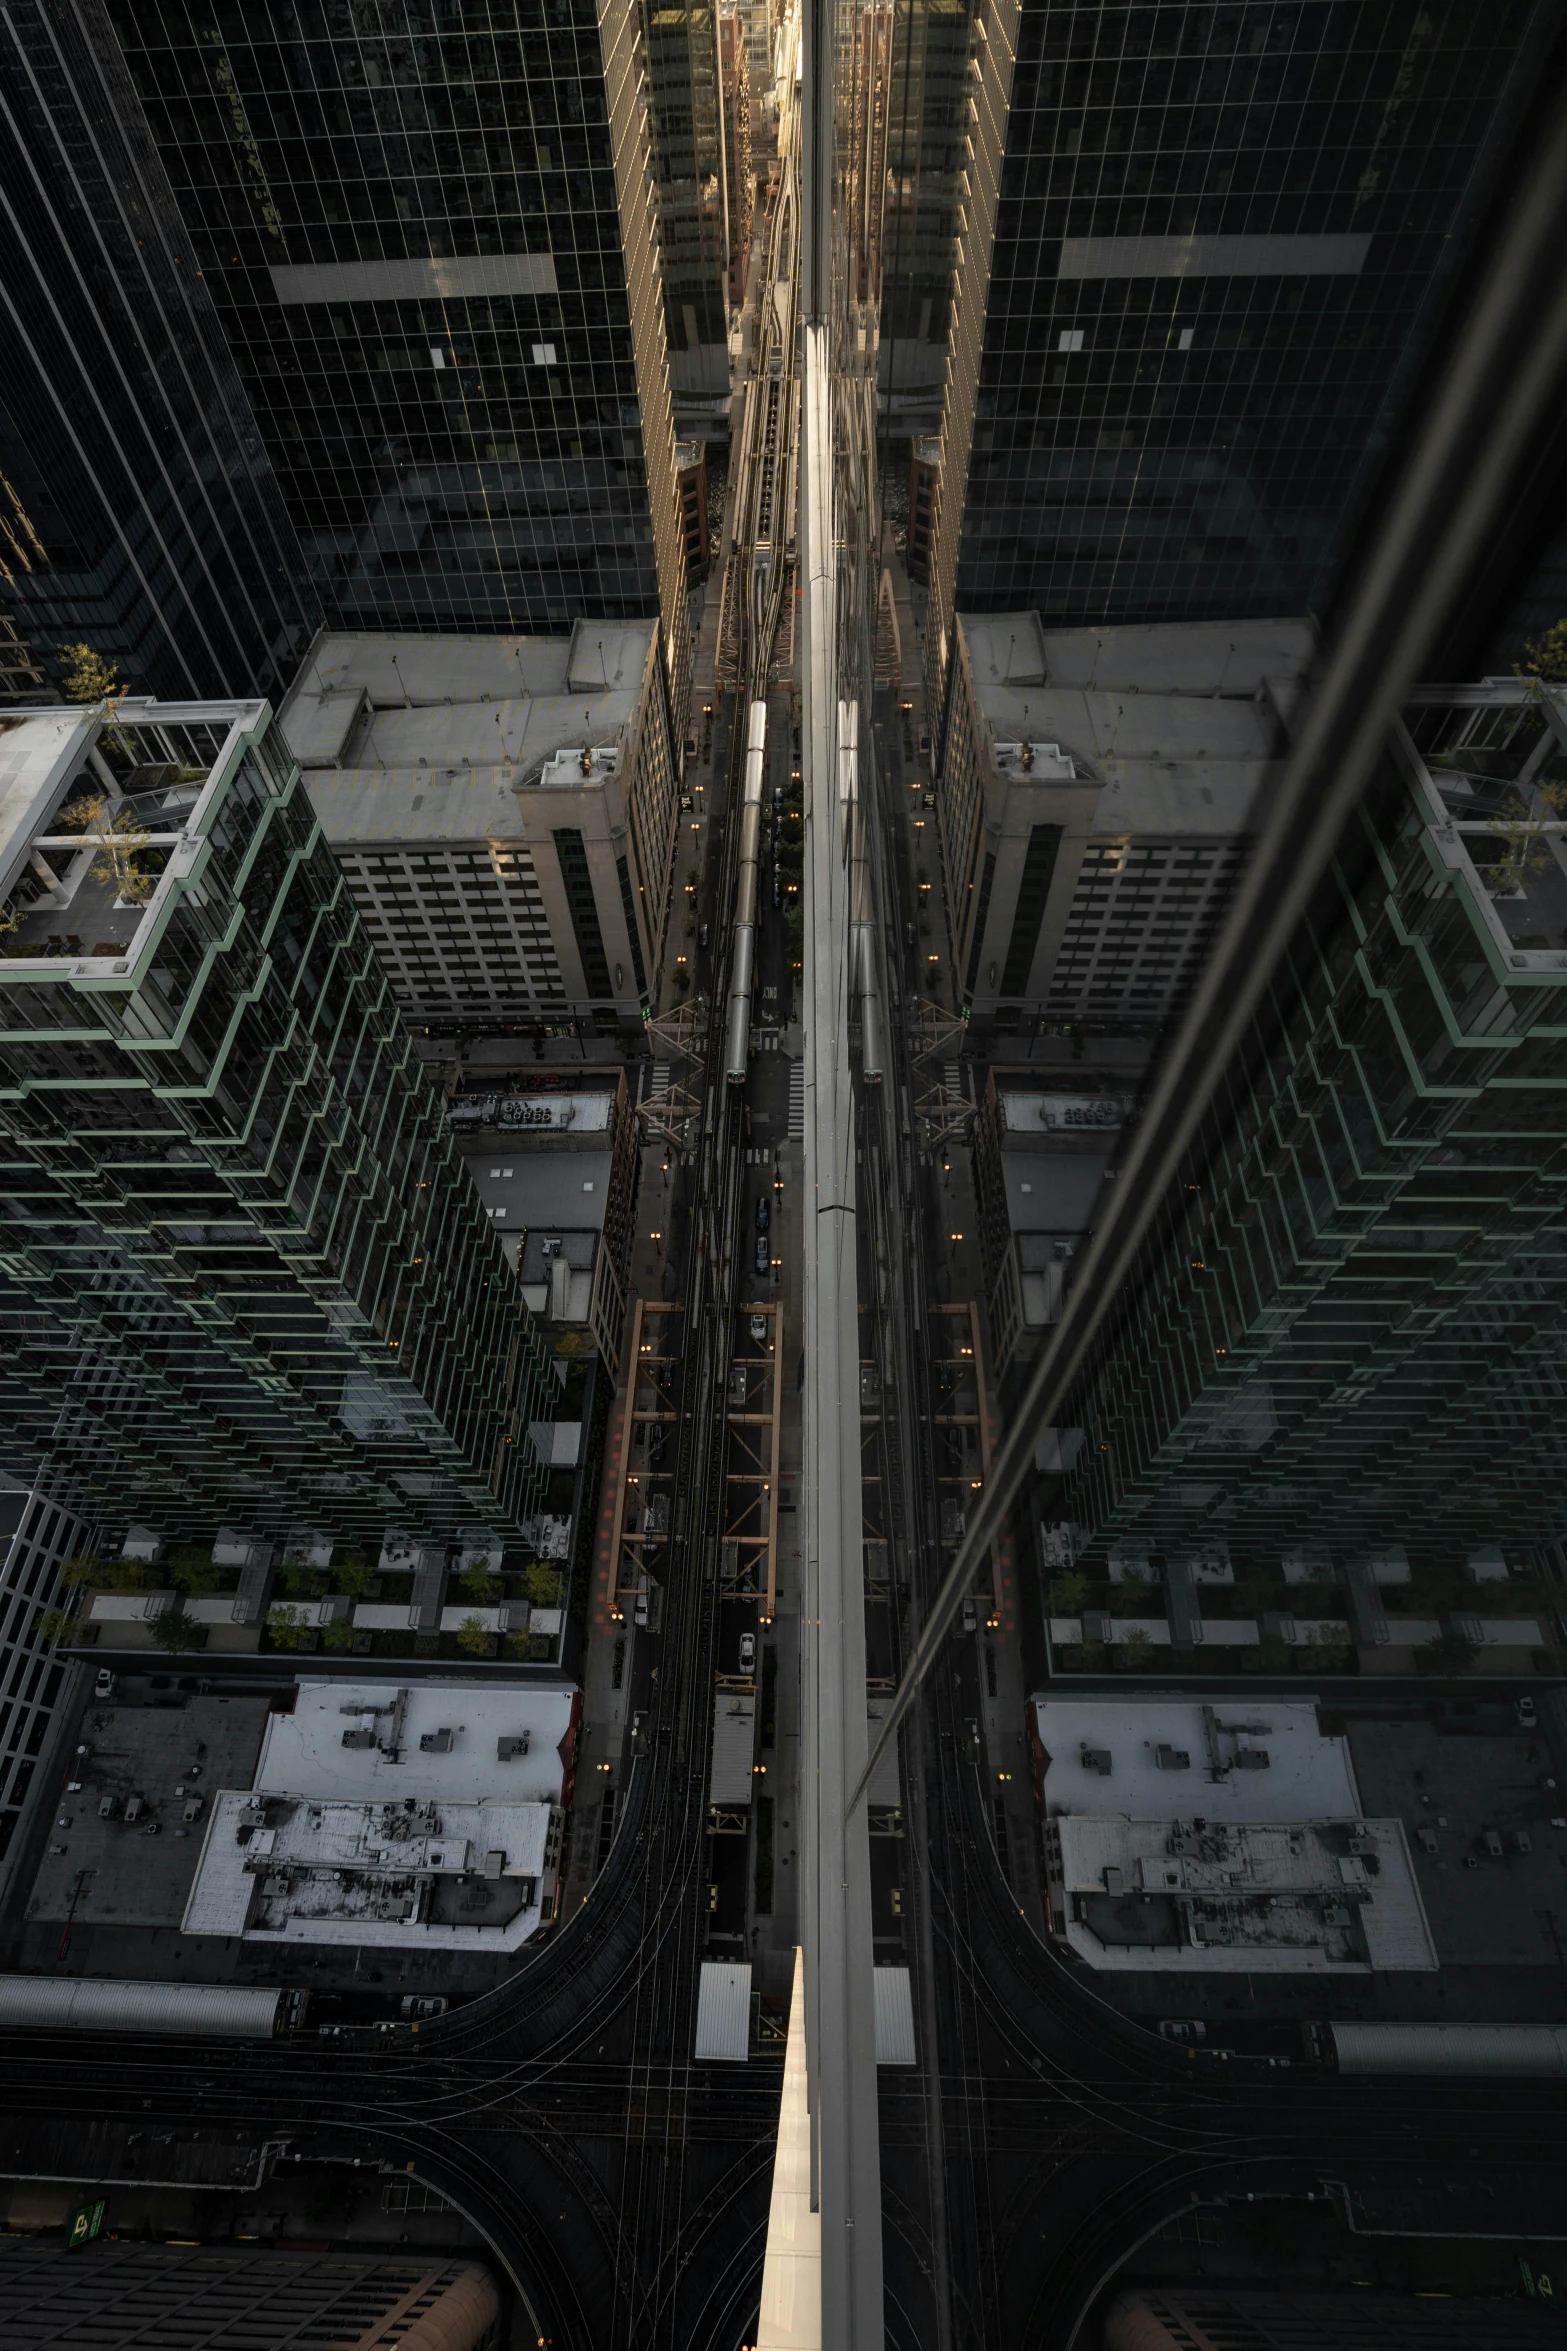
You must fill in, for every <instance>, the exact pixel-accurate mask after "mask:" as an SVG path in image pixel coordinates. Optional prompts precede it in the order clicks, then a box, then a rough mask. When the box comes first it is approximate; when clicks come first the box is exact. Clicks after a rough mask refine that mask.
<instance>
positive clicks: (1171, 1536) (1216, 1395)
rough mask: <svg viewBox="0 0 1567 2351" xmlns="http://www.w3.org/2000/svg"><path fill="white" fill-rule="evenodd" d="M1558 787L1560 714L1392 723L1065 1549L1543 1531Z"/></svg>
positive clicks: (1215, 1155) (1560, 870)
mask: <svg viewBox="0 0 1567 2351" xmlns="http://www.w3.org/2000/svg"><path fill="white" fill-rule="evenodd" d="M1564 773H1567V697H1564V695H1563V692H1562V689H1560V688H1559V687H1548V688H1543V689H1542V688H1539V687H1537V686H1533V685H1528V684H1525V683H1524V682H1522V681H1512V682H1503V681H1493V682H1491V683H1489V684H1487V685H1485V686H1482V687H1469V688H1464V687H1455V688H1443V687H1429V688H1426V689H1423V690H1422V691H1421V693H1420V694H1419V695H1418V696H1417V697H1416V699H1415V701H1414V702H1413V704H1412V706H1411V707H1410V708H1409V710H1408V711H1407V713H1406V728H1405V730H1404V731H1403V732H1402V733H1401V734H1400V736H1399V737H1398V738H1397V739H1396V740H1395V743H1394V745H1393V748H1392V750H1391V752H1390V753H1389V756H1388V759H1387V761H1386V764H1385V767H1384V771H1383V773H1382V775H1381V777H1380V779H1379V784H1378V788H1377V790H1376V792H1375V793H1374V795H1373V796H1372V798H1371V799H1370V800H1369V801H1368V803H1367V805H1366V807H1365V809H1364V810H1363V812H1362V814H1361V817H1360V820H1359V822H1358V824H1357V826H1356V827H1355V829H1354V831H1353V833H1352V835H1351V837H1350V839H1349V840H1348V841H1347V842H1346V844H1345V848H1344V851H1343V853H1342V855H1341V857H1340V859H1339V861H1338V865H1337V868H1336V870H1335V872H1334V875H1333V877H1332V880H1331V883H1330V885H1329V886H1328V888H1327V889H1326V890H1325V891H1324V893H1323V896H1322V900H1321V903H1320V904H1319V906H1318V909H1317V911H1316V914H1315V916H1314V918H1313V920H1312V921H1311V922H1309V923H1308V924H1307V925H1306V926H1304V927H1303V929H1302V931H1301V933H1300V934H1299V935H1298V936H1297V938H1296V940H1295V941H1294V943H1293V945H1292V948H1291V950H1290V953H1289V955H1288V956H1287V958H1286V960H1285V962H1284V964H1283V965H1282V966H1281V967H1280V970H1279V972H1278V974H1277V976H1276V979H1275V982H1274V986H1273V989H1272V995H1271V1001H1270V1003H1269V1006H1268V1008H1267V1011H1266V1013H1265V1014H1264V1016H1262V1017H1261V1018H1260V1019H1259V1021H1258V1023H1257V1024H1256V1028H1255V1031H1254V1034H1253V1037H1252V1039H1251V1043H1250V1047H1249V1049H1248V1051H1247V1052H1246V1053H1244V1054H1243V1055H1241V1056H1240V1057H1239V1058H1238V1060H1237V1063H1236V1065H1235V1067H1234V1068H1233V1069H1232V1070H1231V1071H1230V1073H1229V1074H1228V1076H1227V1079H1226V1083H1225V1087H1224V1091H1223V1094H1222V1097H1221V1100H1220V1104H1219V1107H1218V1109H1217V1110H1216V1112H1215V1114H1214V1116H1213V1118H1212V1121H1211V1125H1210V1130H1209V1133H1208V1135H1207V1138H1206V1140H1205V1143H1204V1146H1203V1148H1202V1149H1201V1150H1199V1151H1197V1152H1195V1153H1194V1154H1193V1157H1192V1161H1191V1164H1190V1166H1189V1169H1188V1171H1187V1181H1186V1187H1185V1191H1184V1194H1183V1195H1182V1199H1183V1203H1184V1208H1183V1213H1182V1215H1181V1217H1180V1220H1179V1223H1178V1225H1177V1226H1176V1227H1175V1228H1174V1229H1171V1230H1169V1231H1167V1232H1166V1234H1165V1235H1164V1237H1163V1238H1162V1239H1161V1240H1160V1241H1159V1242H1158V1243H1157V1244H1150V1250H1151V1254H1150V1258H1149V1260H1148V1268H1147V1276H1146V1279H1145V1280H1144V1281H1143V1282H1142V1283H1141V1284H1140V1286H1139V1290H1138V1294H1137V1298H1136V1303H1135V1305H1134V1306H1132V1307H1131V1309H1130V1311H1129V1318H1128V1320H1127V1322H1126V1324H1125V1325H1124V1326H1123V1328H1122V1329H1121V1331H1120V1333H1119V1336H1118V1338H1117V1341H1116V1343H1115V1344H1114V1346H1113V1347H1112V1348H1110V1349H1109V1350H1107V1351H1106V1353H1105V1356H1104V1359H1103V1361H1102V1363H1101V1365H1100V1368H1099V1369H1098V1371H1097V1373H1096V1374H1095V1375H1094V1376H1093V1377H1092V1378H1091V1379H1090V1381H1089V1382H1088V1383H1087V1386H1086V1389H1085V1391H1084V1392H1083V1393H1082V1394H1081V1395H1080V1397H1079V1400H1078V1404H1077V1406H1076V1408H1075V1409H1074V1412H1073V1415H1072V1417H1073V1419H1074V1421H1075V1422H1076V1423H1077V1424H1078V1425H1079V1426H1080V1427H1081V1429H1082V1431H1083V1438H1082V1449H1081V1452H1080V1454H1079V1456H1078V1459H1077V1466H1076V1468H1075V1470H1074V1472H1073V1473H1072V1475H1071V1478H1070V1480H1069V1483H1068V1488H1067V1493H1068V1502H1067V1508H1068V1510H1069V1512H1070V1515H1071V1517H1072V1519H1073V1520H1074V1521H1075V1522H1076V1524H1077V1526H1078V1529H1079V1538H1078V1539H1079V1544H1080V1547H1081V1548H1083V1549H1084V1550H1086V1551H1089V1552H1091V1553H1092V1554H1094V1555H1096V1556H1097V1555H1102V1554H1103V1553H1104V1552H1105V1551H1106V1550H1115V1549H1119V1550H1120V1551H1121V1552H1122V1553H1123V1554H1127V1553H1131V1552H1136V1553H1138V1554H1149V1555H1151V1554H1169V1553H1170V1552H1172V1551H1173V1552H1175V1553H1176V1554H1177V1555H1180V1554H1182V1553H1185V1554H1187V1555H1190V1554H1192V1553H1193V1552H1195V1553H1198V1554H1201V1553H1203V1552H1204V1551H1206V1550H1210V1549H1211V1548H1212V1547H1213V1546H1215V1545H1219V1544H1222V1545H1225V1546H1227V1548H1228V1551H1229V1554H1230V1557H1231V1558H1232V1560H1235V1561H1236V1562H1237V1563H1241V1564H1244V1563H1247V1562H1252V1563H1256V1564H1261V1565H1268V1564H1275V1565H1276V1564H1277V1562H1278V1561H1279V1560H1280V1559H1281V1558H1283V1557H1285V1556H1286V1555H1287V1554H1288V1553H1289V1552H1291V1551H1292V1550H1298V1549H1299V1548H1300V1546H1302V1545H1305V1546H1308V1547H1309V1548H1310V1549H1312V1550H1313V1551H1314V1552H1315V1553H1316V1554H1317V1555H1319V1556H1321V1555H1325V1554H1326V1553H1328V1552H1338V1553H1340V1554H1344V1553H1348V1554H1351V1555H1353V1554H1355V1553H1357V1552H1364V1551H1365V1549H1366V1548H1367V1547H1374V1546H1376V1545H1377V1544H1378V1543H1390V1544H1391V1543H1405V1542H1407V1543H1411V1544H1415V1543H1421V1542H1428V1543H1436V1544H1439V1545H1441V1546H1444V1547H1447V1548H1449V1549H1457V1550H1459V1551H1461V1550H1462V1548H1463V1546H1464V1545H1465V1544H1466V1543H1469V1544H1476V1545H1478V1544H1487V1543H1489V1544H1498V1543H1499V1544H1501V1545H1502V1547H1503V1548H1504V1549H1506V1548H1507V1547H1508V1546H1510V1545H1511V1546H1519V1547H1525V1548H1527V1547H1529V1546H1532V1545H1536V1544H1542V1543H1546V1542H1549V1541H1551V1540H1554V1538H1555V1537H1556V1536H1557V1535H1558V1534H1559V1532H1560V1524H1561V1491H1562V1482H1563V1476H1564V1472H1567V1433H1564V1431H1567V1416H1564V1413H1563V1395H1562V1372H1561V1363H1562V1349H1563V1331H1564V1327H1567V1254H1564V1251H1563V1235H1562V1205H1561V1175H1560V1170H1561V1157H1562V1103H1563V1099H1564V1096H1563V1086H1564V1083H1567V1079H1564V1074H1563V1057H1562V1044H1561V1039H1562V1035H1563V1029H1564V1021H1567V861H1564V857H1563V852H1562V850H1561V847H1560V841H1561V835H1560V833H1559V832H1552V831H1550V830H1545V829H1540V828H1542V827H1548V826H1549V825H1551V824H1553V823H1555V822H1557V821H1558V820H1557V819H1556V817H1555V815H1554V813H1553V811H1554V809H1555V807H1556V804H1557V800H1558V799H1559V797H1560V792H1561V785H1560V782H1559V781H1558V780H1557V779H1559V778H1560V776H1561V775H1563V774H1564Z"/></svg>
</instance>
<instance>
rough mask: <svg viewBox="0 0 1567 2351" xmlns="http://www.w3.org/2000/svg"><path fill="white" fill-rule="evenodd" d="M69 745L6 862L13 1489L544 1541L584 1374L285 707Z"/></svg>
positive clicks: (56, 729)
mask: <svg viewBox="0 0 1567 2351" xmlns="http://www.w3.org/2000/svg"><path fill="white" fill-rule="evenodd" d="M51 729H52V730H53V736H52V741H53V743H54V745H55V748H54V749H53V750H50V751H49V756H50V757H51V758H55V759H56V766H55V768H54V770H53V776H54V780H53V781H52V782H50V781H49V780H48V779H47V777H46V778H45V779H44V780H43V782H42V784H41V785H40V788H39V795H38V805H37V808H36V811H35V815H36V821H35V822H34V823H33V824H32V825H31V827H30V829H29V831H28V832H27V833H26V834H25V836H16V835H14V834H13V837H12V838H10V839H9V840H8V841H7V842H6V844H5V848H6V853H7V856H8V858H9V860H10V864H11V867H12V868H13V869H14V870H19V871H20V872H21V873H22V874H23V876H24V877H25V878H23V879H22V880H21V882H20V883H19V884H14V886H13V894H12V899H11V911H10V914H9V916H8V931H7V936H6V937H5V938H4V940H3V941H0V1194H3V1199H4V1208H5V1217H6V1228H7V1233H8V1236H9V1242H8V1250H9V1253H8V1255H7V1257H6V1259H5V1264H4V1269H3V1272H0V1415H3V1418H4V1422H5V1425H6V1428H7V1430H8V1431H9V1432H10V1434H9V1437H8V1444H9V1446H10V1450H11V1457H12V1459H13V1460H20V1459H23V1458H25V1459H26V1460H27V1461H28V1462H29V1463H30V1464H36V1465H37V1469H38V1478H39V1482H40V1483H41V1484H43V1485H44V1486H45V1487H46V1489H47V1490H48V1491H49V1492H50V1493H51V1494H52V1495H53V1496H54V1497H55V1498H56V1499H57V1500H58V1501H60V1502H61V1503H62V1504H64V1505H66V1506H67V1507H70V1508H73V1509H75V1510H77V1511H78V1512H79V1513H80V1514H81V1515H83V1516H85V1517H88V1518H91V1519H93V1520H95V1521H97V1522H99V1523H104V1524H110V1525H117V1526H123V1525H125V1524H126V1523H128V1522H130V1521H142V1522H145V1523H147V1524H149V1525H151V1526H154V1527H156V1528H157V1529H158V1530H159V1531H160V1532H161V1533H164V1534H176V1535H177V1534H191V1535H206V1536H210V1534H211V1532H212V1529H213V1528H214V1526H216V1525H221V1524H228V1525H235V1526H240V1527H244V1528H247V1529H250V1530H253V1531H254V1532H255V1533H256V1534H258V1535H268V1536H281V1535H286V1534H289V1533H290V1532H293V1531H296V1530H299V1529H302V1528H304V1529H308V1528H316V1529H319V1530H320V1531H321V1533H322V1534H323V1535H325V1536H326V1537H327V1538H328V1539H332V1540H336V1539H346V1538H349V1537H358V1538H361V1539H369V1540H373V1541H376V1542H379V1541H380V1539H381V1538H382V1537H383V1535H384V1534H385V1532H386V1530H387V1528H388V1526H389V1525H391V1526H397V1527H400V1528H404V1529H407V1530H408V1531H409V1532H410V1533H412V1534H414V1535H416V1536H420V1537H423V1538H425V1539H428V1540H440V1541H445V1540H449V1539H452V1538H454V1537H456V1536H457V1535H458V1534H460V1533H461V1534H494V1535H495V1536H497V1537H499V1538H501V1539H505V1538H506V1537H513V1538H515V1537H516V1536H517V1535H518V1533H519V1531H520V1528H521V1525H522V1522H523V1521H524V1519H525V1518H526V1517H527V1516H528V1515H529V1513H530V1512H531V1511H532V1509H533V1508H534V1507H535V1506H536V1503H537V1501H538V1498H539V1496H540V1493H541V1492H542V1487H543V1480H544V1474H545V1473H544V1472H543V1470H542V1469H541V1467H540V1465H539V1463H538V1461H537V1460H536V1458H535V1455H534V1453H533V1450H532V1446H531V1444H530V1441H529V1438H528V1433H527V1432H528V1427H529V1424H530V1422H533V1421H538V1420H542V1419H546V1418H548V1417H549V1411H550V1406H549V1403H548V1401H547V1398H548V1393H549V1392H550V1391H552V1390H553V1387H554V1382H553V1379H552V1377H551V1375H550V1371H549V1366H548V1361H547V1358H546V1356H545V1354H544V1351H543V1349H542V1347H541V1345H540V1343H539V1341H538V1339H537V1337H536V1335H535V1333H534V1331H533V1327H532V1324H531V1322H530V1320H529V1317H528V1313H527V1310H526V1308H525V1306H524V1305H523V1303H522V1299H521V1296H520V1293H519V1290H518V1287H517V1282H516V1278H515V1275H514V1274H513V1272H512V1271H511V1269H510V1268H509V1267H508V1266H507V1264H506V1261H505V1257H504V1255H503V1252H502V1250H501V1246H500V1243H499V1242H498V1240H497V1239H496V1237H495V1233H494V1230H493V1228H492V1226H491V1225H490V1224H489V1222H488V1220H487V1218H486V1215H485V1212H484V1209H483V1207H482V1205H481V1203H480V1201H479V1198H478V1195H477V1193H476V1192H475V1190H474V1187H473V1182H472V1179H471V1177H470V1175H469V1173H468V1170H467V1168H466V1167H465V1166H464V1164H463V1162H462V1161H461V1159H460V1158H459V1157H458V1155H457V1153H456V1152H455V1150H454V1149H453V1146H452V1144H451V1141H450V1139H449V1137H448V1134H447V1131H446V1126H445V1118H444V1112H443V1109H442V1105H441V1102H440V1099H439V1097H438V1096H437V1094H436V1092H435V1089H434V1088H433V1086H432V1085H431V1083H430V1081H429V1079H428V1077H427V1076H426V1074H425V1071H424V1068H423V1066H422V1064H421V1063H420V1061H419V1060H418V1057H417V1055H416V1054H415V1051H414V1047H413V1042H412V1039H411V1038H410V1036H409V1034H408V1032H407V1030H406V1029H405V1028H404V1026H403V1023H402V1020H401V1018H400V1016H399V1014H398V1012H397V1010H396V1007H395V1005H394V1003H393V1001H392V996H391V990H390V986H389V983H388V981H387V979H386V977H385V975H384V974H383V972H382V970H381V968H380V965H379V963H378V961H377V959H376V956H375V952H374V950H373V949H372V947H371V945H370V942H369V939H368V937H367V935H366V933H365V931H364V928H363V926H362V924H361V922H360V920H359V917H358V915H357V914H356V912H355V910H354V904H353V900H352V898H351V896H350V894H349V890H348V885H347V883H346V881H345V880H344V877H343V875H342V874H341V872H340V871H339V869H338V867H337V865H336V863H335V862H334V860H333V858H332V857H331V855H330V853H329V852H328V850H327V849H326V847H325V845H324V843H323V840H322V837H321V830H320V826H319V823H318V822H317V820H316V818H315V815H314V813H313V811H312V809H311V805H310V800H309V796H308V794H307V793H306V791H305V788H304V786H303V784H302V782H301V780H300V775H299V771H298V769H297V768H296V767H295V766H294V765H293V763H292V761H291V760H290V758H289V757H288V754H287V750H286V746H284V744H283V743H282V739H281V737H280V735H279V734H278V732H277V729H276V727H275V725H273V724H272V722H271V720H270V716H269V714H268V713H267V712H266V710H265V707H264V706H263V705H260V704H252V705H249V706H248V707H246V706H240V707H239V708H238V709H235V708H234V707H233V706H228V707H226V708H225V707H224V706H221V705H220V706H217V707H216V708H207V709H204V708H203V707H202V706H200V705H196V706H187V708H186V709H185V710H183V711H178V710H176V711H173V712H165V711H154V712H152V713H150V714H149V715H147V716H146V717H136V716H134V715H132V713H131V712H130V711H129V710H126V711H124V712H123V713H122V716H121V717H120V718H119V719H117V720H113V719H110V720H106V719H105V718H104V716H103V714H102V713H98V714H95V715H93V716H92V717H90V718H86V719H84V720H83V721H82V722H81V723H80V725H79V726H77V727H76V728H75V731H74V733H72V732H70V727H69V722H63V721H62V720H61V719H60V718H59V717H42V718H39V719H37V720H32V719H28V720H23V721H18V722H16V724H15V726H14V727H13V729H12V735H13V741H12V744H11V748H12V750H13V751H14V752H17V755H18V758H19V759H20V758H21V757H22V755H23V754H24V753H26V751H27V749H28V746H29V743H30V741H31V739H32V732H35V731H39V730H51ZM62 732H63V734H64V743H63V756H60V755H59V745H60V738H61V735H62ZM40 739H41V736H40ZM19 746H20V748H18V747H19ZM46 749H49V747H48V746H46ZM28 774H29V775H30V776H32V777H34V778H36V777H37V776H38V768H37V764H36V762H34V763H32V764H31V765H30V766H29V767H28ZM78 839H81V840H86V841H87V842H88V843H89V845H88V846H86V847H83V848H79V849H78V848H75V847H73V845H72V844H73V842H74V841H76V840H78ZM40 841H42V842H43V844H44V845H43V846H42V847H39V846H37V844H38V843H39V842H40ZM95 841H101V842H102V843H103V844H105V845H102V846H99V847H94V846H92V845H91V844H92V843H93V842H95ZM30 844H31V845H30ZM39 860H41V861H42V864H43V868H44V872H43V873H42V874H40V872H39V870H38V861H39ZM51 877H52V879H53V882H54V884H55V887H53V888H46V887H44V886H43V885H44V883H45V881H46V880H48V879H49V878H51ZM62 894H63V895H64V897H65V898H66V899H67V900H68V903H66V904H65V905H64V907H63V909H62V905H61V900H62Z"/></svg>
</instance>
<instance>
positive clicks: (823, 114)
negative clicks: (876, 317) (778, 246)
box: [799, 0, 833, 326]
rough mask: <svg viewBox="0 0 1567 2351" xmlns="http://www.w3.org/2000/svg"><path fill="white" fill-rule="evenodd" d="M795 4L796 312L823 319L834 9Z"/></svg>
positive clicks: (817, 3)
mask: <svg viewBox="0 0 1567 2351" xmlns="http://www.w3.org/2000/svg"><path fill="white" fill-rule="evenodd" d="M799 6H800V312H801V316H802V317H803V318H804V320H805V323H806V325H807V326H823V325H825V324H826V320H827V312H828V305H829V302H830V300H831V296H832V199H833V170H832V160H833V71H832V64H833V10H832V4H831V0H799Z"/></svg>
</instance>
